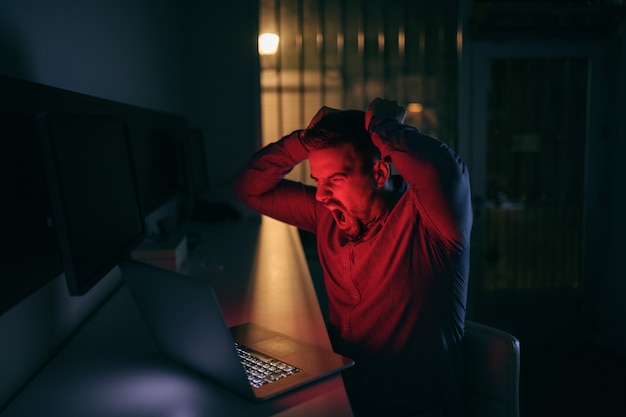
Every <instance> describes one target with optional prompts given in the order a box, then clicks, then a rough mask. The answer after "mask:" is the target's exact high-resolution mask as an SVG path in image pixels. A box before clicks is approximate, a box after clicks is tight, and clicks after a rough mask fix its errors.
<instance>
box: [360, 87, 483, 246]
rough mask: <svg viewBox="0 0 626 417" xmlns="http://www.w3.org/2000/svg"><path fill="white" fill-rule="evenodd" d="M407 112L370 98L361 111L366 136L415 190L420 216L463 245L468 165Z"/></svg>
mask: <svg viewBox="0 0 626 417" xmlns="http://www.w3.org/2000/svg"><path fill="white" fill-rule="evenodd" d="M405 115H406V111H405V109H404V108H403V107H401V106H399V105H398V103H397V102H395V101H390V100H382V99H376V100H374V101H372V103H370V105H369V106H368V109H367V111H366V117H365V123H366V128H367V130H368V132H369V134H370V138H371V139H372V142H373V143H374V144H375V145H376V146H377V147H378V148H379V150H380V152H381V155H382V158H383V159H385V160H386V161H388V162H391V163H393V164H394V166H395V167H396V169H397V170H398V172H399V173H400V174H401V175H402V177H403V178H404V179H405V180H406V181H407V182H408V183H409V185H410V186H411V188H412V189H413V190H414V192H415V193H416V194H417V197H418V200H419V202H420V206H421V208H422V210H421V216H422V218H423V220H424V222H425V223H427V225H429V226H431V227H434V228H436V229H437V230H438V232H439V233H440V234H441V235H442V236H443V237H444V238H445V239H446V240H447V241H449V242H452V243H454V244H455V245H458V247H465V246H466V245H468V244H469V238H470V232H471V227H472V207H471V193H470V183H469V174H468V172H467V167H466V166H465V164H464V163H463V161H462V160H461V159H460V158H459V157H458V156H457V155H456V154H455V153H454V152H453V151H452V150H451V149H450V148H449V147H448V146H447V145H446V144H445V143H443V142H441V141H439V140H437V139H435V138H432V137H430V136H427V135H424V134H422V133H421V132H420V131H419V130H418V129H416V128H414V127H412V126H408V125H404V124H402V122H403V121H404V116H405Z"/></svg>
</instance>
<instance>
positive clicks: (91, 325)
mask: <svg viewBox="0 0 626 417" xmlns="http://www.w3.org/2000/svg"><path fill="white" fill-rule="evenodd" d="M185 228H186V229H187V231H191V230H195V231H197V232H198V233H199V234H200V235H201V236H202V239H201V241H200V243H199V245H198V246H197V247H196V248H195V249H194V250H193V251H192V252H191V254H190V257H189V259H188V261H187V263H186V264H185V265H184V266H183V269H182V271H181V272H183V273H185V274H190V275H194V276H197V277H202V278H203V279H204V278H206V279H208V280H210V281H211V282H212V283H213V285H214V288H215V292H216V294H217V297H218V299H219V301H220V304H221V305H222V306H223V309H224V313H225V316H226V320H227V322H228V324H229V325H235V324H239V323H242V322H245V321H255V322H258V323H259V324H262V325H264V326H267V327H270V328H273V329H275V330H278V331H281V332H284V333H287V334H291V335H294V336H296V337H299V338H302V339H304V340H307V341H309V342H311V343H317V344H319V345H322V346H326V347H330V341H329V339H328V335H327V333H326V329H325V326H324V322H323V318H322V315H321V312H320V309H319V305H318V304H317V299H316V296H315V291H314V288H313V285H312V282H311V277H310V274H309V271H308V267H307V264H306V260H305V257H304V253H303V250H302V246H301V242H300V239H299V236H298V233H297V230H296V229H294V228H292V227H289V226H286V225H284V224H282V223H279V222H277V221H274V220H271V219H269V218H266V217H263V218H262V220H261V221H258V220H243V221H241V222H237V223H222V224H213V225H186V226H185ZM113 273H117V274H120V272H119V269H118V268H116V269H115V270H114V271H113ZM351 414H352V413H351V409H350V404H349V402H348V399H347V396H346V392H345V389H344V386H343V382H342V379H341V376H340V375H335V376H333V377H330V378H327V379H325V380H323V381H321V382H319V383H316V384H313V385H310V386H306V387H303V388H302V389H300V390H298V391H296V392H294V393H292V394H288V395H284V396H280V397H277V398H275V399H273V400H270V401H268V402H264V403H252V402H249V401H247V400H244V399H243V398H241V397H239V396H238V395H236V394H234V393H232V392H230V391H228V390H226V389H224V388H222V387H221V386H219V385H217V384H215V383H213V382H212V381H210V380H208V379H206V378H204V377H202V376H200V375H198V374H196V373H194V372H193V371H191V370H189V369H186V368H183V367H181V366H179V365H178V364H176V363H174V362H172V361H170V360H168V359H167V358H166V357H164V356H163V355H161V354H160V353H159V352H158V351H157V350H156V349H155V347H154V345H153V343H152V341H151V339H150V335H149V333H148V331H147V329H146V328H145V326H144V324H143V321H142V319H141V317H140V315H139V312H138V311H137V309H136V307H135V305H134V302H133V299H132V297H131V295H130V293H129V292H128V290H127V289H126V287H125V286H122V287H121V288H120V289H119V290H118V291H116V292H115V293H114V294H113V296H112V297H111V299H110V300H109V301H108V302H107V303H106V304H105V305H104V306H103V307H102V308H101V309H100V310H99V311H98V312H97V314H96V315H95V316H94V317H93V318H92V319H91V320H90V321H89V322H88V323H87V324H86V325H85V326H84V327H83V328H82V329H81V330H80V331H79V332H78V333H77V335H76V336H75V337H74V338H73V339H72V340H71V341H70V342H69V343H68V344H67V346H65V348H64V349H63V350H62V351H61V352H60V353H59V354H58V355H57V356H56V357H55V358H54V359H53V360H52V361H51V362H50V363H49V364H48V365H47V366H46V367H45V368H44V369H43V370H42V372H41V373H40V374H39V375H37V376H36V378H34V379H33V380H32V381H31V382H30V383H29V384H28V385H27V386H26V388H25V389H24V390H23V391H22V392H21V393H20V395H19V396H18V397H16V398H15V399H14V401H13V402H12V403H11V404H10V405H9V406H8V407H7V408H6V409H5V411H4V413H3V414H2V416H3V417H12V416H20V417H29V416H63V417H72V416H80V417H86V416H89V417H99V416H103V417H104V416H107V417H110V416H116V417H124V416H129V417H130V416H133V417H142V416H150V417H155V416H168V417H206V416H229V417H230V416H246V417H248V416H255V417H256V416H285V417H286V416H298V417H302V416H312V417H313V416H315V417H320V416H324V417H328V416H349V415H351Z"/></svg>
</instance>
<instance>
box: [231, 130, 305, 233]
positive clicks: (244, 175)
mask: <svg viewBox="0 0 626 417" xmlns="http://www.w3.org/2000/svg"><path fill="white" fill-rule="evenodd" d="M301 132H302V131H300V130H296V131H294V132H292V133H291V134H289V135H287V136H285V137H283V138H282V139H280V140H279V141H277V142H274V143H272V144H269V145H267V146H265V147H264V148H263V149H261V150H260V151H258V152H257V153H256V154H255V155H254V156H253V157H252V158H251V159H250V161H249V162H248V163H247V164H246V165H245V166H244V167H243V168H242V169H241V170H240V171H239V173H238V174H237V175H236V177H235V179H234V182H233V187H234V190H235V193H236V195H237V197H238V198H239V199H240V200H241V201H243V202H244V203H246V204H247V205H248V206H249V207H251V208H252V209H254V210H256V211H258V212H259V213H261V214H265V215H267V216H270V217H273V218H275V219H278V220H280V221H283V222H285V223H289V224H292V225H295V226H297V227H300V228H302V229H305V230H308V231H311V232H315V230H314V229H313V228H314V224H315V189H314V188H313V187H309V186H305V185H304V184H301V183H298V182H294V181H289V180H286V179H284V177H285V175H287V174H288V173H289V172H291V170H292V169H293V168H294V167H295V166H296V165H298V164H299V163H300V162H302V161H304V160H305V159H307V157H308V152H307V151H306V149H304V147H303V146H302V144H301V142H300V139H299V135H300V134H301Z"/></svg>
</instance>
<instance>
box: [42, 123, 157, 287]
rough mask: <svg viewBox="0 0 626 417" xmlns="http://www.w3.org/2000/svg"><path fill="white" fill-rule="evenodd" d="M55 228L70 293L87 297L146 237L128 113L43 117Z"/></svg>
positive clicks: (47, 174)
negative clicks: (86, 294)
mask: <svg viewBox="0 0 626 417" xmlns="http://www.w3.org/2000/svg"><path fill="white" fill-rule="evenodd" d="M38 125H39V132H40V137H41V144H42V151H43V154H44V165H45V168H46V176H47V178H48V186H49V190H50V197H51V201H52V208H53V222H54V228H55V232H56V234H57V237H58V239H59V245H60V249H61V254H62V258H63V266H64V272H65V277H66V280H67V285H68V289H69V292H70V294H71V295H83V294H85V293H86V292H87V291H89V290H90V289H91V288H92V287H93V286H94V285H95V284H96V283H97V282H98V281H99V280H100V279H102V277H103V276H104V275H106V274H107V273H108V272H110V271H111V270H112V268H113V267H114V266H115V264H116V263H118V262H119V260H120V259H121V258H122V257H126V256H128V253H129V252H130V251H131V250H132V248H134V247H135V245H136V244H137V243H138V242H139V241H140V240H141V239H142V238H143V237H144V235H145V223H144V219H143V216H142V213H141V210H140V207H139V197H138V188H137V185H136V181H135V176H134V172H133V164H132V157H131V150H130V143H129V138H128V131H127V126H126V122H125V120H124V119H123V118H122V117H117V116H105V115H80V114H72V115H69V114H42V115H39V117H38Z"/></svg>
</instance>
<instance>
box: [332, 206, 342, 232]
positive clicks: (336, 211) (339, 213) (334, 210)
mask: <svg viewBox="0 0 626 417" xmlns="http://www.w3.org/2000/svg"><path fill="white" fill-rule="evenodd" d="M329 209H330V212H331V213H332V215H333V217H334V218H335V222H336V223H337V225H338V226H339V227H340V228H342V227H344V226H345V225H346V216H345V214H344V212H343V210H341V209H338V208H330V207H329Z"/></svg>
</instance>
